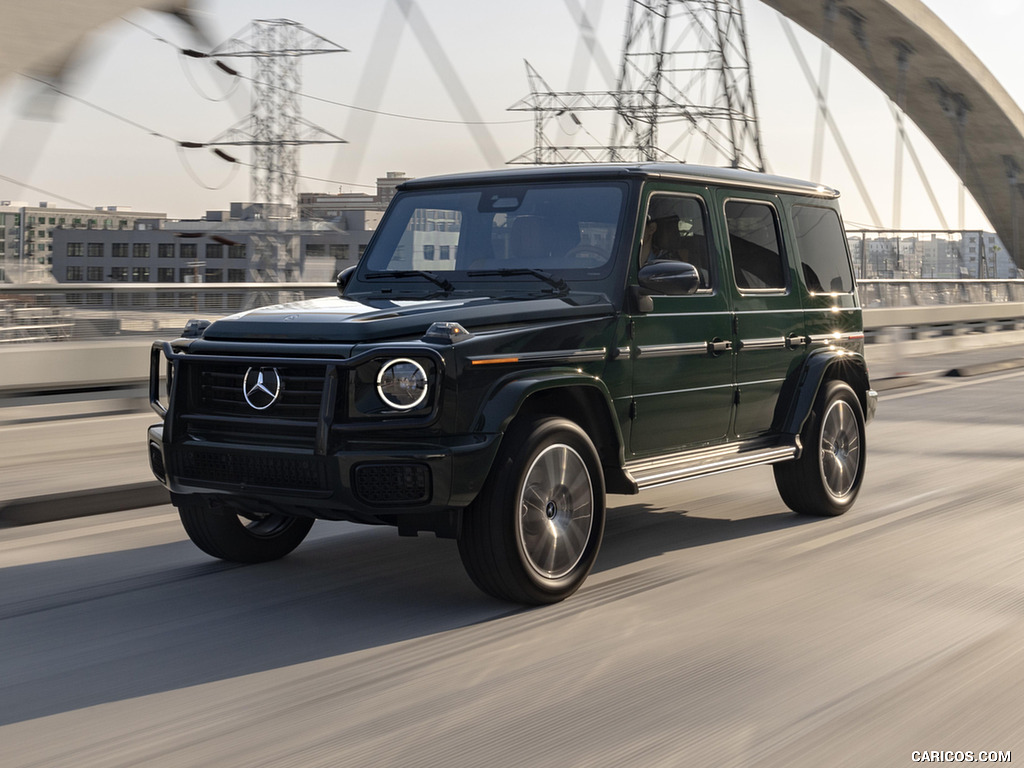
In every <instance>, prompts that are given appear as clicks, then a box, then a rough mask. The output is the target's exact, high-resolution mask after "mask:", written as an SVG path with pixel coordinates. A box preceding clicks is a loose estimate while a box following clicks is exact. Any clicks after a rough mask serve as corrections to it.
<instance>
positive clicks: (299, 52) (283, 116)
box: [210, 19, 347, 206]
mask: <svg viewBox="0 0 1024 768" xmlns="http://www.w3.org/2000/svg"><path fill="white" fill-rule="evenodd" d="M346 50H347V49H346V48H342V47H341V46H340V45H337V44H336V43H333V42H331V41H330V40H328V39H327V38H325V37H322V36H320V35H318V34H316V33H315V32H312V31H310V30H309V29H307V28H306V27H304V26H303V25H301V24H299V23H298V22H295V21H290V20H288V19H261V20H257V21H253V22H252V23H251V24H250V25H249V26H248V27H246V28H245V30H243V32H242V33H241V34H239V35H236V36H235V37H232V38H231V39H230V40H228V41H227V42H225V43H222V44H221V45H219V46H217V48H215V49H214V50H213V51H211V52H210V56H211V57H214V58H218V59H222V58H251V59H252V60H253V77H252V82H253V90H252V109H251V112H250V114H249V116H248V117H247V118H245V119H244V120H243V121H242V122H241V123H239V124H237V125H235V126H233V127H231V128H229V129H228V130H227V131H226V132H225V133H223V134H221V135H220V136H219V137H217V139H214V141H212V142H210V146H225V145H234V146H251V147H252V148H253V162H252V176H251V186H250V190H251V197H252V202H256V203H279V204H284V205H291V206H293V205H295V199H296V196H295V187H296V178H297V176H298V172H299V163H298V148H299V147H300V146H303V145H306V144H341V143H344V139H340V138H338V137H337V136H334V135H333V134H331V133H328V132H327V131H325V130H324V129H323V128H320V127H319V126H317V125H313V124H312V123H310V122H309V121H307V120H304V119H303V118H302V110H301V106H300V103H299V91H300V89H301V86H302V72H301V69H300V66H299V65H300V62H301V58H302V57H303V56H311V55H314V54H323V53H341V52H344V51H346Z"/></svg>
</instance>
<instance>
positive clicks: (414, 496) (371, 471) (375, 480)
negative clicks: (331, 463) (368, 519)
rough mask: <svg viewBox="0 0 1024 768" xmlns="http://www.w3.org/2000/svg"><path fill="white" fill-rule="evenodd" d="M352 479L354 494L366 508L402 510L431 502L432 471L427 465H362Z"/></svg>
mask: <svg viewBox="0 0 1024 768" xmlns="http://www.w3.org/2000/svg"><path fill="white" fill-rule="evenodd" d="M353 476H354V483H353V486H354V488H353V490H354V491H355V494H356V496H357V497H358V498H359V500H360V501H362V502H364V503H366V504H377V505H393V506H400V505H415V504H424V503H426V502H427V501H429V500H430V469H429V467H427V466H426V465H425V464H360V465H358V466H357V467H356V468H355V470H354V472H353Z"/></svg>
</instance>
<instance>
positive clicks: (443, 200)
mask: <svg viewBox="0 0 1024 768" xmlns="http://www.w3.org/2000/svg"><path fill="white" fill-rule="evenodd" d="M624 197H625V185H623V184H620V183H615V182H607V183H605V182H598V183H595V182H588V183H586V184H550V183H549V184H535V185H517V186H500V187H499V186H480V187H459V188H452V189H440V190H430V191H423V192H407V193H404V194H402V195H400V196H399V197H397V198H396V199H395V202H394V203H393V206H392V209H391V210H390V211H389V213H388V215H387V217H386V218H385V220H384V222H383V223H382V225H381V230H380V231H379V232H378V233H377V236H376V237H375V238H374V242H373V244H372V246H371V248H370V249H369V250H368V251H367V253H366V255H365V256H364V258H363V262H364V264H363V266H362V269H361V271H362V272H363V274H364V275H365V276H366V277H378V276H379V277H384V276H388V275H389V276H391V277H394V278H396V279H399V278H403V277H410V278H413V277H415V276H416V275H417V273H419V274H420V276H421V277H422V273H424V272H425V273H428V274H430V275H432V276H435V277H436V276H437V275H441V274H443V275H444V277H445V278H446V279H447V280H451V281H453V282H458V283H462V284H463V286H464V287H465V286H466V285H467V284H471V283H472V282H480V281H502V282H504V281H513V282H516V283H523V282H526V283H531V284H532V286H531V287H539V288H545V289H551V290H554V288H553V286H557V284H559V283H560V282H561V278H562V277H564V278H565V279H566V280H570V281H571V280H587V279H596V278H600V277H602V276H603V275H604V274H606V273H607V271H608V269H609V268H610V265H611V258H612V254H613V252H614V247H615V243H616V238H617V235H618V232H619V229H620V222H621V218H622V208H623V199H624ZM427 279H428V280H429V279H430V278H427ZM415 282H424V281H423V280H422V279H421V280H418V281H415ZM435 282H436V281H435Z"/></svg>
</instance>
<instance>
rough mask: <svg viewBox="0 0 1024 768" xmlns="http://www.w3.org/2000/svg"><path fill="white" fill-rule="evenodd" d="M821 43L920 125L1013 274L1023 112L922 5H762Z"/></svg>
mask: <svg viewBox="0 0 1024 768" xmlns="http://www.w3.org/2000/svg"><path fill="white" fill-rule="evenodd" d="M761 2H763V3H764V4H765V5H767V6H769V7H771V8H774V9H775V10H776V11H778V12H779V13H781V14H782V15H784V16H786V17H787V18H789V19H791V20H792V21H794V22H796V23H797V24H799V25H800V26H801V27H803V28H804V29H806V30H807V31H808V32H810V33H811V34H813V35H815V36H817V37H819V38H820V39H821V40H822V41H823V42H825V43H826V44H828V45H829V46H831V47H832V48H833V50H835V51H836V52H837V53H838V54H839V55H841V56H842V57H843V58H844V59H846V60H847V61H849V62H850V63H851V64H852V65H853V66H855V67H856V68H857V69H858V70H860V71H861V72H862V73H863V74H864V75H865V76H866V77H867V78H868V79H869V80H871V82H872V83H874V84H875V85H876V86H877V87H878V88H879V89H880V90H881V91H882V92H883V93H885V94H886V95H887V96H888V97H889V98H890V99H892V100H893V102H895V104H896V105H897V106H898V107H899V108H900V109H902V110H903V111H904V113H906V115H907V116H908V117H909V118H910V119H911V120H913V121H914V123H916V124H917V126H918V128H920V129H921V131H922V133H924V135H925V136H926V137H927V138H928V140H929V141H931V143H932V144H933V145H934V146H935V148H936V149H937V150H938V151H939V153H940V154H941V155H942V157H943V158H944V159H945V160H946V162H948V163H949V165H950V167H951V168H952V169H953V170H954V171H955V172H956V173H957V174H958V175H959V176H960V179H961V181H963V183H964V185H965V186H966V188H967V189H968V191H970V193H971V195H973V197H974V199H975V201H977V203H978V206H979V207H980V208H981V210H982V212H983V213H984V214H985V216H986V217H988V220H989V222H990V223H991V224H992V226H993V228H994V229H995V231H996V232H997V233H998V235H999V237H1000V238H1001V239H1002V241H1003V243H1004V244H1005V245H1006V247H1007V248H1008V249H1009V250H1010V252H1011V255H1012V256H1013V259H1014V261H1015V263H1016V264H1017V266H1018V267H1024V253H1022V252H1021V232H1020V222H1019V218H1020V209H1021V192H1022V188H1021V186H1020V182H1021V181H1024V179H1022V178H1021V176H1022V170H1024V112H1022V111H1021V108H1020V107H1019V106H1018V105H1017V104H1016V102H1014V100H1013V99H1012V98H1011V97H1010V95H1009V94H1008V93H1007V92H1006V89H1004V88H1003V86H1002V85H1000V84H999V81H998V80H996V78H995V77H994V76H993V75H992V73H991V72H989V70H988V69H987V68H986V67H985V65H984V64H982V63H981V61H980V60H979V59H978V57H977V56H975V55H974V53H973V52H971V50H970V49H969V48H968V47H967V46H966V45H965V44H964V43H963V41H962V40H960V38H958V37H957V36H956V35H955V34H954V33H953V31H952V30H951V29H950V28H949V27H948V26H946V24H945V23H944V22H942V21H941V20H940V19H939V17H938V16H936V15H935V14H934V13H933V12H932V11H930V10H929V9H928V8H927V7H926V6H925V5H924V3H923V2H922V0H812V1H811V2H808V0H761Z"/></svg>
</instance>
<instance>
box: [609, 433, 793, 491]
mask: <svg viewBox="0 0 1024 768" xmlns="http://www.w3.org/2000/svg"><path fill="white" fill-rule="evenodd" d="M799 455H800V439H799V438H798V437H796V436H793V437H789V438H788V439H787V440H785V441H783V442H780V441H778V440H773V441H771V443H769V444H767V445H766V444H765V442H764V441H758V442H756V443H730V444H728V445H718V446H715V447H714V448H702V449H700V450H696V451H685V452H683V453H676V454H673V455H671V456H663V457H661V458H657V459H645V460H641V461H631V462H627V463H626V466H625V467H624V469H625V470H626V474H627V475H629V477H631V478H632V479H633V480H634V481H635V482H636V484H637V487H638V488H640V489H641V490H643V489H645V488H657V487H658V486H660V485H669V484H671V483H678V482H681V481H683V480H690V479H691V478H694V477H704V476H705V475H715V474H718V473H720V472H731V471H732V470H734V469H745V468H747V467H757V466H761V465H763V464H775V463H776V462H779V461H787V460H789V459H795V458H797V457H798V456H799Z"/></svg>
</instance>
